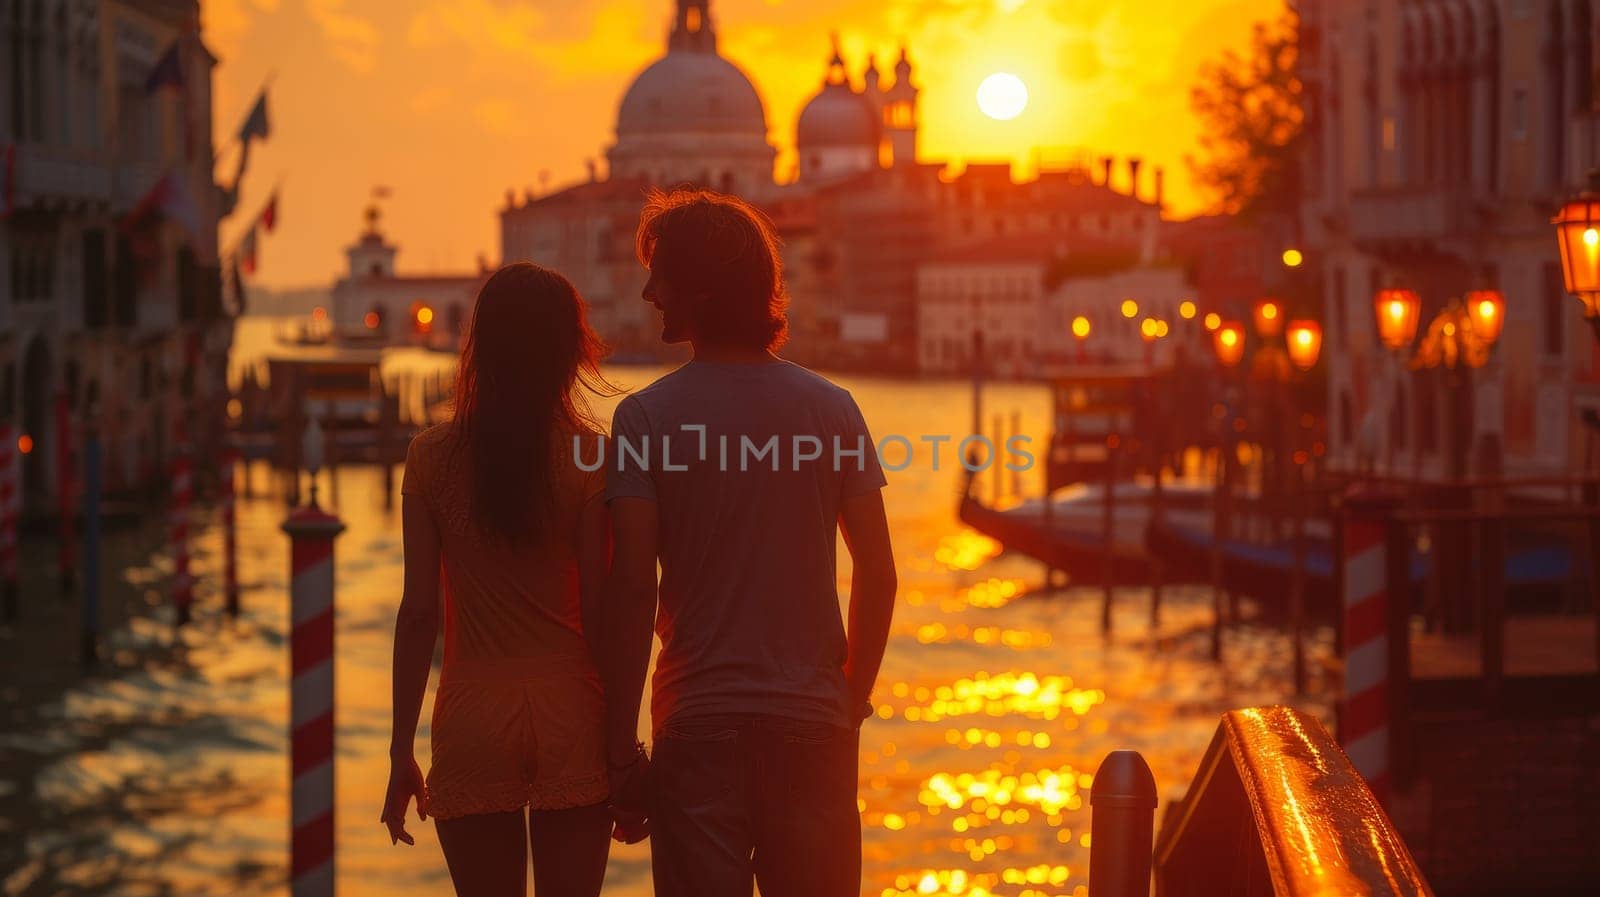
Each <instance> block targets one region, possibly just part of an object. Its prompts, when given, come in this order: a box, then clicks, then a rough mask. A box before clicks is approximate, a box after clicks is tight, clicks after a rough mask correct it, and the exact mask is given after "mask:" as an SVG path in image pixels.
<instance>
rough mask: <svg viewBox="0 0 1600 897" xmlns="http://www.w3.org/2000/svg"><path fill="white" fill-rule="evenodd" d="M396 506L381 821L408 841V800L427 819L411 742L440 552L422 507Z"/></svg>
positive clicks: (435, 612) (435, 611) (434, 634)
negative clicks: (399, 569)
mask: <svg viewBox="0 0 1600 897" xmlns="http://www.w3.org/2000/svg"><path fill="white" fill-rule="evenodd" d="M400 508H401V510H400V516H401V520H402V522H403V524H404V527H405V567H406V572H405V591H404V593H403V594H402V596H401V598H400V611H399V613H398V614H397V615H396V617H395V625H394V728H393V729H392V731H391V734H390V737H389V770H390V772H389V793H388V796H387V798H386V800H385V802H384V808H383V820H382V821H383V822H384V823H385V824H386V825H388V826H389V835H390V838H391V839H396V840H401V841H404V842H406V843H407V844H410V843H412V840H411V836H410V835H408V834H407V833H406V830H405V817H406V807H407V806H408V805H409V804H410V802H411V800H412V798H415V799H416V801H417V815H418V817H419V818H422V819H426V818H428V808H427V806H426V803H425V794H424V791H423V782H422V771H421V770H420V769H419V768H418V767H417V761H416V758H415V756H414V750H415V744H414V743H415V741H416V737H417V718H418V717H420V716H421V715H422V698H423V695H424V694H425V693H426V692H427V690H428V673H429V672H430V670H431V669H432V666H433V648H434V643H435V642H436V641H437V640H438V637H439V616H440V614H439V560H440V555H441V551H440V547H439V529H438V527H437V525H436V524H435V523H434V520H433V514H432V512H431V511H429V509H428V507H427V505H426V504H425V503H424V502H423V501H422V500H421V499H420V498H417V497H415V496H412V495H405V496H402V498H401V504H400Z"/></svg>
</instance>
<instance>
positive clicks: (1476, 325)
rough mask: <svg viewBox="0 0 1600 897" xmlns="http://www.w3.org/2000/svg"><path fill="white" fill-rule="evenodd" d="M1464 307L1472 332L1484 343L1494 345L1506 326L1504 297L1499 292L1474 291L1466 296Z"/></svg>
mask: <svg viewBox="0 0 1600 897" xmlns="http://www.w3.org/2000/svg"><path fill="white" fill-rule="evenodd" d="M1466 306H1467V316H1468V317H1469V318H1471V320H1472V329H1473V331H1474V332H1476V333H1477V335H1478V337H1479V338H1480V339H1482V340H1483V341H1484V342H1486V343H1488V344H1489V345H1491V346H1492V345H1494V343H1495V342H1496V341H1498V340H1499V339H1500V331H1501V329H1502V328H1504V327H1505V325H1506V297H1505V296H1504V295H1502V294H1501V293H1500V291H1499V290H1474V291H1472V292H1470V293H1468V294H1467V297H1466Z"/></svg>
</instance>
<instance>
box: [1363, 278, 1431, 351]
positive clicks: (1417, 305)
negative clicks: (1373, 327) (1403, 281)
mask: <svg viewBox="0 0 1600 897" xmlns="http://www.w3.org/2000/svg"><path fill="white" fill-rule="evenodd" d="M1372 306H1373V311H1374V313H1375V314H1376V315H1377V319H1378V338H1379V339H1381V340H1383V344H1384V346H1386V347H1388V349H1389V350H1390V351H1391V352H1399V351H1400V350H1402V349H1404V348H1405V347H1407V346H1409V345H1411V341H1412V340H1413V339H1415V338H1416V335H1417V321H1418V319H1420V318H1421V317H1422V297H1421V296H1418V295H1417V294H1416V293H1415V292H1413V291H1411V290H1398V289H1389V290H1379V291H1378V292H1377V294H1376V295H1375V296H1373V298H1372Z"/></svg>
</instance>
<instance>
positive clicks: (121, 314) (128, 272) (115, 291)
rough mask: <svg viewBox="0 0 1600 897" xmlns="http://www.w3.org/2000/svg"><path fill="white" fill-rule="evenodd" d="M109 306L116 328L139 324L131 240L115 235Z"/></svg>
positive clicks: (135, 262) (135, 269) (136, 282)
mask: <svg viewBox="0 0 1600 897" xmlns="http://www.w3.org/2000/svg"><path fill="white" fill-rule="evenodd" d="M111 264H112V268H111V271H112V282H111V306H112V311H113V312H115V317H116V324H117V326H118V327H132V326H134V325H135V324H138V323H139V266H138V262H137V260H135V259H134V257H133V240H132V239H130V238H129V237H128V235H127V234H122V233H119V234H118V235H117V256H116V258H115V259H113V260H112V263H111Z"/></svg>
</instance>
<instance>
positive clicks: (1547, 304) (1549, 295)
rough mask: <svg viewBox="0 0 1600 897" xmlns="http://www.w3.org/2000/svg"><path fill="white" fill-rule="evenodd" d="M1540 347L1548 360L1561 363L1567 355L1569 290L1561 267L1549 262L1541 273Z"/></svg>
mask: <svg viewBox="0 0 1600 897" xmlns="http://www.w3.org/2000/svg"><path fill="white" fill-rule="evenodd" d="M1540 274H1541V277H1540V281H1541V284H1540V290H1539V296H1540V311H1541V314H1540V316H1539V319H1540V327H1539V346H1540V348H1541V351H1542V352H1543V353H1544V355H1545V356H1546V359H1547V360H1551V361H1559V360H1561V358H1562V357H1563V356H1565V355H1566V332H1565V328H1564V327H1563V323H1564V319H1565V316H1566V313H1567V301H1568V300H1567V288H1566V284H1565V283H1563V282H1562V280H1561V266H1560V265H1559V264H1557V263H1556V262H1548V263H1546V264H1545V265H1544V268H1543V270H1542V271H1541V272H1540Z"/></svg>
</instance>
